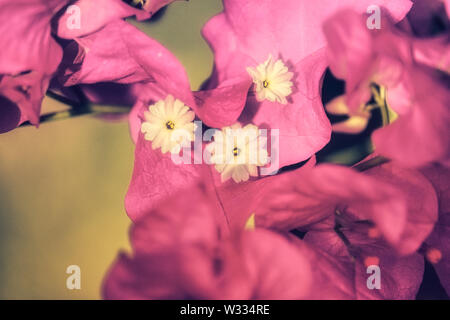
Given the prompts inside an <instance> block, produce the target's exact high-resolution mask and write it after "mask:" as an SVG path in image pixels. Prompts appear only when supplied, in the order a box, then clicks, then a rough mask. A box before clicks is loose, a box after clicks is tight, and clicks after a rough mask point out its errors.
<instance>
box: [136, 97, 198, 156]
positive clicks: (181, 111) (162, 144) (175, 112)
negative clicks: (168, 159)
mask: <svg viewBox="0 0 450 320" xmlns="http://www.w3.org/2000/svg"><path fill="white" fill-rule="evenodd" d="M144 116H145V120H146V121H145V122H144V123H143V124H142V126H141V131H142V132H143V133H144V134H145V136H144V138H145V140H150V141H152V142H153V143H152V148H153V149H156V148H161V152H162V153H166V152H168V151H170V152H172V153H179V152H180V151H181V148H182V147H183V146H185V145H186V143H189V144H190V143H191V141H193V140H194V131H195V124H194V122H193V121H194V117H195V114H194V112H192V111H190V109H189V107H187V106H185V105H184V103H183V102H181V101H180V100H178V99H174V97H172V96H171V95H168V96H167V98H166V99H165V100H159V101H158V102H157V103H156V104H154V105H152V106H150V107H149V108H148V111H146V112H145V114H144Z"/></svg>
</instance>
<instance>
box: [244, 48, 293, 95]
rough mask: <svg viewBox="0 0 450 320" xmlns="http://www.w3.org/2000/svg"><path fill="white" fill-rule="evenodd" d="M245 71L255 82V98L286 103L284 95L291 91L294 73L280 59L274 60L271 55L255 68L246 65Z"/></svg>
mask: <svg viewBox="0 0 450 320" xmlns="http://www.w3.org/2000/svg"><path fill="white" fill-rule="evenodd" d="M247 72H248V73H249V74H250V76H251V77H252V78H253V82H254V83H255V92H256V99H257V100H258V101H263V100H269V101H271V102H279V103H281V104H287V100H286V97H288V96H289V95H290V94H291V93H292V86H293V83H292V82H291V79H292V77H293V76H294V74H293V73H292V72H289V69H288V67H286V65H285V64H284V63H283V61H282V60H280V59H278V60H276V61H274V59H273V57H272V55H269V58H268V59H267V60H266V61H265V62H264V63H262V64H260V65H259V66H257V67H256V68H252V67H248V68H247Z"/></svg>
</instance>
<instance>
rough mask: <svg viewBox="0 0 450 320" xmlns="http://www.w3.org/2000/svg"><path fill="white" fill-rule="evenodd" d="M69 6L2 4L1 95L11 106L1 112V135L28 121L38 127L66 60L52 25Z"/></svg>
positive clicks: (32, 0)
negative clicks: (52, 79)
mask: <svg viewBox="0 0 450 320" xmlns="http://www.w3.org/2000/svg"><path fill="white" fill-rule="evenodd" d="M65 4H66V2H65V1H58V0H51V1H47V0H26V1H25V0H23V1H13V2H11V1H6V0H1V1H0V18H1V21H2V22H1V23H0V34H1V36H0V45H1V47H2V50H1V52H0V78H1V85H0V95H1V99H2V100H5V101H9V103H8V105H9V106H10V107H7V106H6V105H5V107H4V108H3V106H2V108H1V110H0V118H2V121H1V123H0V125H1V127H0V132H5V131H8V130H11V129H13V128H15V127H16V126H17V125H18V124H20V123H22V122H24V121H27V120H30V121H31V122H32V123H33V124H37V123H38V116H39V112H40V107H41V102H42V99H43V95H44V93H45V91H46V90H47V87H48V85H49V81H50V77H51V75H52V74H53V72H55V70H56V68H57V67H58V64H59V62H60V60H61V56H62V49H61V48H60V47H59V45H58V44H57V42H56V41H55V39H54V38H53V37H52V34H51V25H50V23H51V20H52V18H53V17H54V15H55V14H56V13H57V12H58V11H59V10H60V9H61V8H62V7H63V6H64V5H65ZM19 114H20V117H18V116H17V115H19ZM8 119H9V120H8ZM7 120H8V121H7Z"/></svg>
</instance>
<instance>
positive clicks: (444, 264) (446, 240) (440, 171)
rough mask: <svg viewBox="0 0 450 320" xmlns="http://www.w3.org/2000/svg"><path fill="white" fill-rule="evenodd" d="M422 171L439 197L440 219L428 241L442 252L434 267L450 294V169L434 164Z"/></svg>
mask: <svg viewBox="0 0 450 320" xmlns="http://www.w3.org/2000/svg"><path fill="white" fill-rule="evenodd" d="M421 171H422V172H423V174H424V175H425V176H426V177H427V178H428V179H429V180H430V181H431V183H432V184H433V186H434V188H435V190H436V192H437V195H438V199H439V220H438V222H437V223H436V226H435V228H434V230H433V233H432V234H431V235H430V237H429V238H428V239H427V240H426V243H427V244H428V246H429V247H430V248H434V249H438V250H439V251H440V252H441V255H442V258H441V260H440V261H438V262H437V263H436V264H435V265H434V268H435V270H436V272H437V274H438V276H439V279H440V280H441V284H442V285H443V286H444V288H445V290H446V291H447V294H450V250H449V248H450V236H449V235H450V201H449V200H450V185H449V181H450V170H449V168H448V167H445V166H441V165H432V166H429V167H427V168H423V169H422V170H421Z"/></svg>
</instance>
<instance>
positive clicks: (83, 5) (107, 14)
mask: <svg viewBox="0 0 450 320" xmlns="http://www.w3.org/2000/svg"><path fill="white" fill-rule="evenodd" d="M151 2H154V1H151ZM73 5H75V6H77V7H78V8H77V9H76V10H79V13H80V17H79V23H80V25H79V28H78V27H76V26H74V25H73V22H75V20H74V18H76V16H75V15H76V14H77V13H78V12H77V11H72V10H71V8H70V6H69V8H68V9H67V10H66V11H65V12H64V14H63V15H62V16H61V17H60V19H59V21H58V32H57V33H58V37H60V38H65V39H74V38H78V37H83V36H86V35H88V34H91V33H93V32H94V31H97V30H99V29H100V28H103V27H104V26H105V25H107V24H109V23H111V22H113V21H115V20H118V19H122V18H126V17H131V16H136V17H137V18H138V19H139V20H143V19H146V18H149V17H150V14H149V13H147V12H145V11H143V10H139V9H136V8H133V7H132V6H129V5H128V4H126V3H125V2H124V1H122V0H78V1H76V2H75V3H73Z"/></svg>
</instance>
